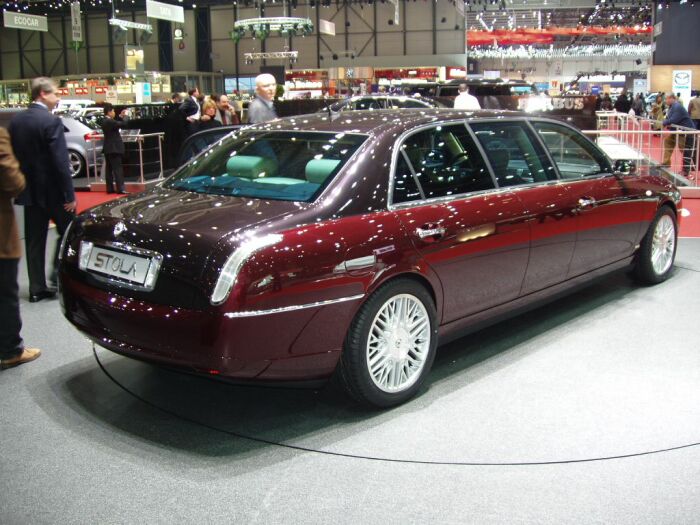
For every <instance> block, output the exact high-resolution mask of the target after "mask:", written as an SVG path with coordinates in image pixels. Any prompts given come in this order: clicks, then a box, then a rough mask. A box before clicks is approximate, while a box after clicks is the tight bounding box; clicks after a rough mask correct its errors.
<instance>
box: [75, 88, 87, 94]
mask: <svg viewBox="0 0 700 525" xmlns="http://www.w3.org/2000/svg"><path fill="white" fill-rule="evenodd" d="M73 91H74V92H75V94H76V95H89V94H90V89H89V88H86V87H77V88H75V89H73Z"/></svg>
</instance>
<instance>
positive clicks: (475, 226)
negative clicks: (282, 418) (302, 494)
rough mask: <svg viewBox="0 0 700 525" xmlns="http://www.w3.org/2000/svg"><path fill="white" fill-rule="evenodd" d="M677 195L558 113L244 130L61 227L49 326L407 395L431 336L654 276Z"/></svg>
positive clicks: (405, 117)
mask: <svg viewBox="0 0 700 525" xmlns="http://www.w3.org/2000/svg"><path fill="white" fill-rule="evenodd" d="M679 207H680V194H679V193H678V191H677V190H676V188H674V187H673V185H671V184H670V183H669V182H668V181H666V180H664V179H662V178H658V177H654V176H651V175H648V174H643V173H633V172H630V171H629V170H625V169H624V167H623V166H621V165H619V166H618V165H613V164H612V163H611V162H610V160H609V159H608V158H607V157H606V156H605V154H604V153H603V152H601V150H600V149H598V147H597V146H596V145H595V144H593V143H592V142H591V141H590V140H588V139H587V138H586V137H585V136H584V135H582V134H581V133H579V132H578V131H577V130H575V129H574V128H572V127H570V126H567V125H565V124H562V123H560V122H556V121H552V120H546V119H537V118H527V117H525V116H523V115H520V114H518V113H509V112H477V113H464V112H458V111H454V110H433V109H428V110H398V111H392V110H388V111H374V112H357V113H353V114H348V115H345V114H344V115H342V116H340V117H339V118H335V119H334V118H329V117H328V116H327V115H323V114H316V115H307V116H301V117H296V118H287V119H280V120H275V121H272V122H269V123H267V124H265V125H258V126H253V127H248V128H245V129H241V130H239V131H238V132H235V133H234V134H231V135H229V136H227V137H225V138H223V139H221V140H220V141H218V142H217V143H215V144H214V145H213V146H212V147H211V148H209V149H208V150H206V151H204V152H203V153H201V154H200V155H199V156H197V157H195V158H194V159H192V160H191V161H190V162H189V163H188V164H186V165H185V166H183V167H182V168H180V169H179V170H178V171H177V172H176V173H175V174H174V175H173V176H171V177H170V178H168V179H166V180H165V181H163V182H162V183H160V184H159V185H158V186H156V187H154V188H153V189H151V190H148V191H146V192H144V193H140V194H138V195H132V196H129V197H127V198H125V199H120V200H116V201H113V202H110V203H108V204H104V205H102V206H99V207H96V208H93V209H91V210H89V211H87V212H85V213H83V214H81V215H80V216H79V217H77V218H76V220H75V221H74V222H73V224H72V226H71V228H70V229H69V231H68V233H67V234H66V235H65V238H64V240H63V246H62V248H61V259H62V260H61V266H60V290H61V299H62V307H63V310H64V314H65V316H66V317H67V318H68V320H69V321H70V322H71V323H73V324H74V325H75V326H76V327H77V328H78V329H79V330H81V331H82V332H83V333H85V334H86V335H87V336H88V337H89V338H91V339H92V340H93V341H95V342H96V343H97V344H99V345H101V346H103V347H105V348H107V349H109V350H112V351H114V352H118V353H120V354H123V355H126V356H129V357H133V358H136V359H142V360H145V361H149V362H153V363H161V364H165V365H168V366H171V367H177V368H181V369H183V370H187V371H191V372H196V373H203V374H215V375H218V376H220V377H226V378H229V379H233V380H238V381H250V382H260V383H264V382H267V383H270V382H272V383H280V382H284V381H318V380H325V379H327V378H330V377H331V376H333V375H334V374H336V375H337V377H338V378H339V380H340V383H341V384H342V385H344V386H345V388H346V389H347V391H348V392H349V393H350V394H351V395H352V396H353V397H354V398H356V399H358V400H360V401H362V402H365V403H369V404H373V405H377V406H390V405H394V404H397V403H400V402H402V401H405V400H406V399H408V398H410V397H411V396H413V395H414V394H415V393H416V391H417V390H418V389H419V388H420V385H421V383H422V382H423V380H424V379H425V377H426V375H427V373H428V372H429V370H430V367H431V365H432V362H433V359H434V356H435V352H436V347H437V344H438V340H440V342H445V341H446V340H448V339H452V338H455V337H456V336H458V335H462V334H464V333H465V332H468V331H469V330H473V329H475V328H476V327H481V326H484V325H485V324H487V323H489V322H495V321H497V320H499V319H503V318H504V317H506V316H507V315H513V313H515V312H520V311H522V310H523V309H524V308H525V307H528V306H532V305H535V304H540V303H541V302H542V301H544V300H547V299H551V298H553V297H555V296H557V295H559V294H560V293H561V292H563V291H566V290H567V289H571V288H573V287H576V286H578V285H580V284H582V283H584V282H586V281H588V280H590V279H592V278H594V277H596V276H599V275H602V274H604V273H607V272H610V271H613V270H617V269H622V268H628V267H629V268H631V269H632V270H633V272H634V275H636V277H637V278H638V279H640V280H641V281H643V282H646V283H656V282H660V281H663V280H664V279H666V278H667V277H668V276H669V274H670V273H671V270H672V266H673V260H674V256H675V250H676V238H677V221H678V210H679Z"/></svg>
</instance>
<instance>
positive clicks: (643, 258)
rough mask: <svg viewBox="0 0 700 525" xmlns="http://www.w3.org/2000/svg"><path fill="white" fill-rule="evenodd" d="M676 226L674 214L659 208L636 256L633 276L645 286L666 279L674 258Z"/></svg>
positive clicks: (665, 208)
mask: <svg viewBox="0 0 700 525" xmlns="http://www.w3.org/2000/svg"><path fill="white" fill-rule="evenodd" d="M677 240H678V226H677V224H676V214H675V213H674V212H673V210H672V209H671V208H669V207H667V206H664V207H663V208H661V209H660V210H659V211H658V213H657V214H656V217H654V220H653V221H652V222H651V225H650V226H649V230H648V231H647V234H646V235H645V236H644V239H642V244H641V246H640V248H639V252H638V254H637V261H636V264H635V268H634V275H635V277H636V278H637V280H638V281H640V282H642V283H645V284H657V283H660V282H663V281H665V280H666V279H668V277H669V275H670V274H671V270H672V269H673V261H674V259H675V258H676V245H677Z"/></svg>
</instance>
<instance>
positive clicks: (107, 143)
mask: <svg viewBox="0 0 700 525" xmlns="http://www.w3.org/2000/svg"><path fill="white" fill-rule="evenodd" d="M104 112H105V119H104V120H103V121H102V133H103V134H104V140H103V142H102V154H103V155H104V156H105V163H106V164H107V166H106V170H105V172H106V176H107V193H114V183H115V182H116V184H117V193H126V191H125V190H124V170H123V168H122V157H123V156H124V141H123V140H122V136H121V135H120V134H119V130H120V129H122V128H125V127H126V122H124V121H119V120H115V119H114V117H115V111H114V107H113V106H112V104H105V106H104ZM126 114H127V110H126V109H123V110H122V112H121V113H120V114H119V117H120V118H122V119H123V118H126Z"/></svg>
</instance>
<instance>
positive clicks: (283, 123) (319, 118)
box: [247, 108, 525, 134]
mask: <svg viewBox="0 0 700 525" xmlns="http://www.w3.org/2000/svg"><path fill="white" fill-rule="evenodd" d="M524 116H525V113H521V112H517V111H503V110H479V111H464V110H459V109H438V108H435V109H433V108H426V109H380V110H374V111H352V112H347V113H342V114H340V115H339V116H337V117H329V116H328V114H327V113H325V112H324V113H312V114H309V115H299V116H294V117H286V118H281V119H276V120H271V121H269V122H266V123H264V124H256V125H253V126H250V127H249V128H247V129H252V130H260V131H325V132H335V133H339V132H343V133H367V134H380V133H382V132H383V131H385V130H386V129H390V128H391V129H395V128H397V127H398V128H403V129H410V128H413V127H416V126H421V125H423V124H430V123H432V122H440V121H450V120H460V119H470V120H473V119H477V120H478V119H480V118H498V117H500V118H504V117H524Z"/></svg>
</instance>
